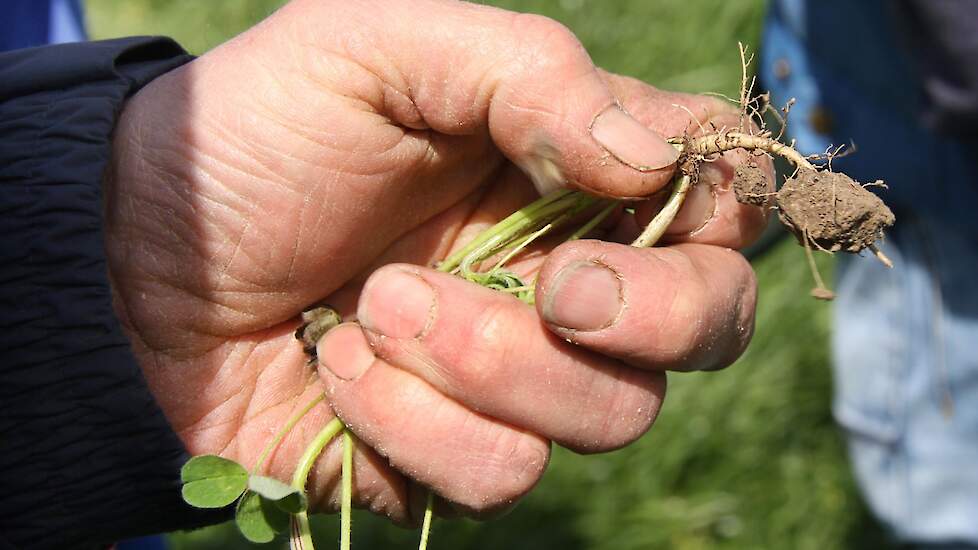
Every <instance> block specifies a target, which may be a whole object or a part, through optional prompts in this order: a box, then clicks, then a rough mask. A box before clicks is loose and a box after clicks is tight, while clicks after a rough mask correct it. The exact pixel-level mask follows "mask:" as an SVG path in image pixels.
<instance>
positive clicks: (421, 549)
mask: <svg viewBox="0 0 978 550" xmlns="http://www.w3.org/2000/svg"><path fill="white" fill-rule="evenodd" d="M434 510H435V493H434V492H432V491H431V490H430V489H429V490H428V498H427V500H426V501H425V506H424V520H423V521H422V522H421V542H420V543H419V544H418V550H427V548H428V535H429V534H430V533H431V516H432V515H433V514H434Z"/></svg>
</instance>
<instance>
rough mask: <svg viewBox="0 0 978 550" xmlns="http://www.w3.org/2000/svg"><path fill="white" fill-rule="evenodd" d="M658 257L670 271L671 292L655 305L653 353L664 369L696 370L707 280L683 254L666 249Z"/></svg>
mask: <svg viewBox="0 0 978 550" xmlns="http://www.w3.org/2000/svg"><path fill="white" fill-rule="evenodd" d="M659 258H660V259H662V260H664V266H665V268H666V269H667V270H668V271H669V272H670V273H669V274H668V277H667V278H666V279H665V280H669V281H671V287H672V288H671V292H670V293H669V294H668V295H666V296H665V304H664V307H662V308H658V309H657V311H658V315H657V319H656V322H655V324H654V326H653V330H654V336H653V341H654V346H655V348H656V349H655V352H656V353H655V355H656V357H657V358H658V359H659V361H660V362H661V366H662V367H663V368H667V369H670V370H679V371H688V370H697V369H698V368H700V367H701V365H697V364H696V363H695V358H696V355H697V354H696V353H695V352H696V348H697V347H698V345H699V344H700V342H701V340H702V334H703V328H704V326H708V325H709V322H708V321H709V320H708V319H705V318H704V317H705V316H706V314H707V313H706V312H705V311H704V307H703V301H704V299H705V297H706V296H708V295H709V293H710V287H709V285H708V284H707V281H706V280H704V279H703V276H702V275H701V274H700V273H699V271H698V270H697V269H696V268H695V266H694V265H693V263H692V261H691V259H690V258H689V256H687V255H686V254H683V253H681V252H678V251H673V250H668V249H666V250H665V251H664V252H663V253H662V254H660V255H659Z"/></svg>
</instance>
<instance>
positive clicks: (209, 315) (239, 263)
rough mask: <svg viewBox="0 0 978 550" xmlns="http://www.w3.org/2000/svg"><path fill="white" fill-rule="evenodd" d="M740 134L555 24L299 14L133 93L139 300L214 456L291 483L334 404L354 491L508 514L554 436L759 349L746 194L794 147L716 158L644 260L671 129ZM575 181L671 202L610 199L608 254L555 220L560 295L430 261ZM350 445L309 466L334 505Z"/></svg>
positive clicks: (164, 373) (714, 109)
mask: <svg viewBox="0 0 978 550" xmlns="http://www.w3.org/2000/svg"><path fill="white" fill-rule="evenodd" d="M741 123H742V117H741V115H740V112H739V110H737V109H736V108H732V107H730V106H728V105H727V104H726V103H725V102H723V101H721V100H718V99H715V98H710V97H701V96H690V95H683V94H670V93H665V92H661V91H658V90H656V89H654V88H652V87H650V86H648V85H646V84H643V83H641V82H638V81H635V80H632V79H628V78H625V77H620V76H617V75H612V74H608V73H605V72H603V71H601V70H599V69H597V68H595V67H594V66H593V65H592V64H591V61H590V59H589V58H588V56H587V54H586V52H585V51H584V50H583V48H582V47H581V46H580V44H579V43H578V42H577V41H576V39H575V38H574V37H573V35H571V34H570V32H569V31H567V30H566V29H565V28H563V27H561V26H560V25H558V24H556V23H554V22H553V21H551V20H547V19H543V18H539V17H535V16H527V15H519V14H513V13H509V12H505V11H501V10H495V9H490V8H484V7H480V6H474V5H468V4H461V3H458V4H456V3H444V2H434V1H431V2H427V1H416V2H397V1H393V0H391V1H385V2H357V1H354V2H349V1H346V2H339V1H337V2H321V1H315V2H314V1H311V0H297V1H295V2H292V3H291V4H289V5H287V6H286V7H285V8H283V9H282V10H280V11H279V12H278V13H276V14H275V15H273V16H272V17H271V18H269V19H268V20H267V21H266V22H264V23H262V24H261V25H258V26H257V27H255V28H254V29H252V30H250V31H248V32H247V33H245V34H243V35H241V36H240V37H238V38H236V39H234V40H232V41H231V42H229V43H227V44H225V45H223V46H221V47H219V48H217V49H215V50H213V51H212V52H209V53H208V54H206V55H204V56H203V57H201V58H200V59H198V60H196V61H194V62H192V63H191V64H189V65H187V66H185V67H183V68H181V69H179V70H177V71H174V72H173V73H171V74H169V75H166V76H165V77H162V78H160V79H158V80H157V81H155V82H154V83H153V84H151V85H150V86H148V87H147V88H145V89H144V90H143V91H142V92H140V93H139V94H138V95H137V96H136V97H135V98H133V99H132V100H131V101H130V102H129V104H128V106H127V107H126V110H125V112H124V113H123V116H122V120H121V123H120V125H119V128H118V131H117V136H116V145H115V151H114V158H113V163H112V172H111V174H109V176H108V187H107V190H106V195H107V205H106V210H107V219H108V224H109V225H108V231H107V235H106V246H107V249H108V252H109V257H110V271H111V276H112V280H113V284H114V290H115V292H116V298H117V299H116V304H117V309H118V311H119V314H120V316H121V317H122V318H123V320H124V323H125V325H126V327H127V330H128V331H129V334H130V337H131V339H132V341H133V345H134V348H135V350H136V353H137V356H138V358H139V360H140V362H141V364H142V366H143V370H144V373H145V375H146V378H147V380H148V381H149V384H150V387H151V389H152V391H153V392H154V394H155V396H156V398H157V400H158V401H159V403H160V405H161V406H162V408H163V410H164V412H165V413H166V414H167V417H168V418H169V420H170V422H171V423H172V425H173V427H174V429H175V430H176V431H177V433H178V434H179V435H180V437H181V438H182V440H183V441H184V443H185V444H186V446H187V448H188V450H189V451H190V452H191V453H192V454H195V455H199V454H217V455H221V456H223V457H226V458H229V459H231V460H234V461H236V462H238V463H240V464H242V465H244V466H245V468H246V469H252V468H255V467H256V465H259V467H258V468H257V473H258V474H263V475H265V476H269V477H272V478H276V479H279V480H282V481H289V480H291V479H292V477H293V472H294V470H295V468H296V465H297V464H298V463H299V461H300V457H301V456H302V454H303V451H304V449H306V447H307V446H308V445H309V443H310V442H311V441H313V440H314V439H315V438H316V435H317V434H318V433H321V430H322V429H323V427H324V426H327V425H328V424H329V423H330V420H331V419H332V418H333V414H334V411H335V413H336V414H338V415H339V416H340V417H341V418H342V420H343V422H344V423H345V424H346V425H347V426H348V427H349V428H350V430H351V431H352V432H353V434H355V436H356V437H357V438H358V439H359V440H360V441H362V443H363V444H360V445H358V446H357V448H356V451H355V453H354V454H353V456H352V457H351V460H352V464H353V470H354V471H355V472H356V475H355V476H353V478H352V484H353V486H352V492H353V498H354V505H356V506H360V507H364V508H369V509H370V510H371V511H373V512H375V513H378V514H382V515H385V516H388V517H390V518H392V519H393V520H395V521H398V522H401V523H405V524H413V523H416V522H418V521H419V520H420V518H421V511H422V510H423V508H424V505H425V494H426V492H427V490H429V489H430V490H432V491H434V493H435V494H437V495H438V497H440V503H439V504H438V506H437V508H436V509H437V510H438V511H439V512H440V513H442V514H445V515H451V514H464V515H471V516H479V517H481V516H485V515H488V514H492V513H495V512H498V511H500V510H503V509H506V508H507V507H509V506H511V505H512V504H513V503H515V502H516V501H517V500H518V499H519V498H520V497H521V496H523V495H524V494H525V493H526V492H527V491H529V490H530V489H531V488H532V487H533V485H534V484H535V483H536V482H537V481H538V480H539V478H540V476H541V475H542V473H543V471H544V469H545V467H546V464H547V460H548V456H549V449H550V444H551V441H554V442H557V443H558V444H560V445H564V446H566V447H569V448H571V449H574V450H577V451H580V452H601V451H607V450H611V449H615V448H618V447H621V446H623V445H626V444H628V443H629V442H631V441H633V440H634V439H635V438H637V437H639V436H640V435H642V434H643V433H644V432H645V431H646V430H647V429H648V428H649V426H650V425H651V424H652V422H653V421H654V419H655V416H656V413H657V412H658V410H659V407H660V406H661V404H662V399H663V397H664V395H665V374H664V371H665V370H669V369H672V370H692V369H715V368H721V367H723V366H726V365H728V364H730V363H731V362H732V361H734V360H735V359H736V357H737V356H738V355H739V354H740V353H741V352H742V351H743V349H744V348H745V346H746V344H747V342H748V340H749V338H750V335H751V332H752V330H753V311H754V300H755V288H754V287H755V282H754V278H753V274H752V272H751V270H750V267H749V266H748V264H747V263H746V262H745V261H744V259H743V258H742V257H741V256H740V255H739V254H738V253H736V252H734V251H733V250H731V249H732V248H739V247H742V246H744V245H746V244H748V243H749V242H750V241H751V240H753V239H754V238H755V237H756V236H757V235H758V233H759V232H760V230H761V228H762V227H763V223H764V220H765V213H764V211H763V210H762V209H761V208H759V207H757V206H752V205H745V204H741V203H739V202H737V200H736V197H735V194H734V191H733V189H732V180H733V177H734V174H735V171H736V167H737V166H739V165H743V164H745V163H747V162H753V163H755V164H757V165H758V166H759V168H760V170H761V173H762V174H763V178H764V181H765V182H766V183H767V185H768V186H770V187H773V184H772V179H773V178H772V173H771V165H770V161H769V159H767V158H766V157H756V158H755V157H751V156H750V155H749V154H747V153H745V152H743V151H731V152H727V153H724V154H723V155H721V156H719V157H717V158H715V159H714V160H713V162H710V163H706V164H704V165H703V166H702V168H701V169H700V171H699V182H698V184H697V185H696V186H694V187H693V188H692V189H690V190H689V195H688V197H687V199H686V203H685V205H684V206H683V207H682V209H681V210H680V211H679V213H678V216H677V218H676V220H675V221H674V222H673V223H672V224H671V225H670V226H669V228H668V229H667V230H666V233H665V237H664V239H665V241H666V242H668V243H670V244H671V246H668V247H661V248H654V249H639V248H634V247H631V246H628V243H630V242H631V241H632V240H634V239H635V238H637V237H638V235H639V234H640V233H641V232H642V228H643V227H644V224H645V223H646V222H647V221H648V219H649V218H650V217H651V214H652V213H653V212H654V211H655V210H656V209H657V208H658V206H660V205H661V204H662V202H663V200H664V198H665V195H666V194H668V192H669V184H670V182H671V181H672V178H673V175H674V172H675V170H676V168H677V165H676V164H677V160H678V159H679V151H678V150H677V148H676V147H675V146H674V145H673V144H670V143H668V142H667V141H666V140H665V139H663V138H662V137H661V136H682V135H697V134H699V133H702V132H708V131H709V130H708V129H709V128H719V127H739V125H740V124H741ZM560 187H567V188H569V189H575V190H582V191H585V192H587V193H589V194H590V195H592V196H594V197H597V198H596V199H595V200H596V201H597V202H595V203H594V204H593V205H592V206H593V208H594V209H598V210H601V209H605V207H606V206H607V205H610V202H601V201H603V200H604V199H607V198H630V199H635V198H640V197H650V199H649V200H647V201H645V202H636V203H635V204H634V210H635V212H634V214H632V213H630V212H624V211H622V210H621V209H620V208H619V209H615V210H612V209H608V212H609V214H610V215H609V216H608V217H607V218H606V219H604V221H602V222H601V223H600V224H598V225H596V226H595V227H594V228H593V229H594V234H596V235H600V236H602V238H603V239H605V241H606V242H599V241H591V240H578V241H573V242H568V243H565V244H559V243H560V242H561V239H554V238H549V237H547V236H544V237H542V238H541V239H539V240H536V241H534V242H532V243H531V244H529V245H528V246H527V247H526V248H525V249H524V250H522V251H521V252H522V253H521V254H520V255H519V256H518V257H515V258H513V259H512V261H510V262H509V263H508V264H507V269H508V270H510V271H512V272H513V273H514V274H516V275H518V276H519V278H520V280H521V281H526V282H528V283H530V282H533V281H535V298H536V309H533V308H531V307H528V306H527V305H526V304H525V303H523V302H522V301H520V300H518V299H516V298H515V297H514V296H512V295H509V294H507V293H505V292H496V291H493V290H489V289H486V288H482V287H479V286H476V285H472V284H470V283H469V282H467V281H464V280H462V279H460V278H457V277H455V276H452V275H449V274H446V273H441V272H439V271H437V270H436V269H434V267H435V266H436V265H437V264H438V262H440V261H442V260H444V259H445V258H447V257H449V256H450V255H451V254H452V253H453V251H457V250H459V249H462V248H463V246H465V245H466V244H468V242H469V241H470V240H472V239H473V237H475V236H476V235H477V234H479V233H480V232H481V231H483V230H485V229H486V228H488V227H489V226H491V225H492V224H494V223H496V222H498V221H500V220H502V219H504V218H506V217H507V216H508V215H509V214H510V213H511V212H513V211H514V210H517V209H519V208H521V207H523V206H524V205H526V204H527V203H529V202H531V201H533V200H534V199H536V198H538V197H539V194H540V193H541V192H550V191H553V190H554V189H557V188H560ZM592 214H593V212H592V211H590V210H587V209H584V210H581V212H579V215H580V216H583V217H584V218H585V219H583V220H582V223H583V222H586V221H587V220H586V218H587V217H588V216H590V215H592ZM558 244H559V246H558ZM388 264H394V265H388ZM320 302H325V303H329V304H330V305H332V306H334V307H335V308H336V309H337V310H338V311H339V312H340V313H341V314H342V315H343V316H344V317H345V318H346V319H353V318H355V319H356V320H357V321H358V324H352V323H347V324H343V325H340V326H339V327H338V328H337V329H334V330H333V331H331V332H329V334H328V335H327V336H326V337H325V338H324V339H322V340H320V341H319V343H318V347H317V350H318V357H319V359H318V364H317V366H318V373H317V370H316V369H314V368H310V367H309V365H308V359H307V356H306V355H305V353H304V352H303V348H302V346H301V345H300V344H299V343H298V342H296V340H295V339H294V337H293V333H294V332H295V330H296V328H297V327H298V325H299V323H300V321H299V315H300V313H301V312H302V311H303V310H304V309H305V308H307V307H308V306H309V305H310V304H314V303H320ZM324 393H325V394H326V395H327V398H326V400H325V401H322V402H319V403H317V404H315V405H314V406H313V407H312V408H311V409H310V410H309V412H308V414H306V415H305V416H303V417H302V418H301V420H299V421H298V423H297V424H296V425H295V427H294V429H292V430H290V431H289V432H288V433H287V434H286V435H285V436H284V439H283V440H282V441H281V444H279V445H276V446H274V448H272V450H271V452H270V453H269V454H268V455H267V458H266V459H264V460H262V461H259V455H260V454H261V453H262V450H263V449H265V448H267V447H268V444H269V442H271V441H272V440H273V439H274V437H275V434H276V433H278V432H279V431H280V429H281V428H282V426H284V425H286V424H287V422H288V420H289V419H290V418H293V417H296V413H297V412H298V411H300V410H301V409H303V407H304V406H306V405H307V404H308V403H310V402H313V401H314V400H315V399H316V398H317V396H320V395H323V394H324ZM341 455H342V452H341V449H340V446H339V445H335V444H331V445H329V446H327V447H326V449H325V451H324V454H323V456H322V457H321V458H320V459H319V460H318V461H316V462H315V465H314V466H313V467H312V470H311V472H310V475H309V484H308V486H307V490H308V495H309V505H310V508H311V509H313V510H323V511H325V510H336V509H338V508H339V506H340V498H339V497H340V493H341V491H340V479H339V470H340V464H341V462H342V456H341ZM259 463H260V464H259Z"/></svg>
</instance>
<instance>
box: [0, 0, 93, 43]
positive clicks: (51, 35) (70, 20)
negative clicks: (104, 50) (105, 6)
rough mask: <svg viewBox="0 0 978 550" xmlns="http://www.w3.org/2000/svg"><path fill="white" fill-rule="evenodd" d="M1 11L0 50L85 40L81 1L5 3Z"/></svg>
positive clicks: (12, 0)
mask: <svg viewBox="0 0 978 550" xmlns="http://www.w3.org/2000/svg"><path fill="white" fill-rule="evenodd" d="M0 9H2V10H3V17H0V51H6V50H16V49H19V48H31V47H34V46H43V45H45V44H64V43H66V42H81V41H82V40H85V39H86V38H87V37H88V36H87V33H86V32H85V18H84V15H83V8H82V4H81V1H80V0H4V2H3V5H2V6H0Z"/></svg>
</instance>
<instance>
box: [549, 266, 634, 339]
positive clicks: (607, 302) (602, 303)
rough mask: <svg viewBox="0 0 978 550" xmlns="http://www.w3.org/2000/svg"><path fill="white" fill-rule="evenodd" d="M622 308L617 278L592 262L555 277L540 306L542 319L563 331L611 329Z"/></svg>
mask: <svg viewBox="0 0 978 550" xmlns="http://www.w3.org/2000/svg"><path fill="white" fill-rule="evenodd" d="M621 308H622V299H621V281H619V279H618V275H617V274H616V273H615V272H614V271H612V270H610V269H608V268H607V267H605V266H602V265H598V264H595V263H593V262H576V263H572V264H569V265H567V266H566V267H564V268H563V269H561V270H560V272H558V273H557V275H556V277H555V278H554V283H553V286H552V287H551V289H550V291H549V292H548V293H547V296H546V298H545V301H544V303H543V317H544V320H546V321H547V322H548V323H551V324H553V325H556V326H558V327H562V328H569V329H573V330H598V329H602V328H606V327H609V326H611V325H612V324H613V323H614V322H615V320H616V319H617V318H618V314H619V313H620V312H621Z"/></svg>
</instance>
